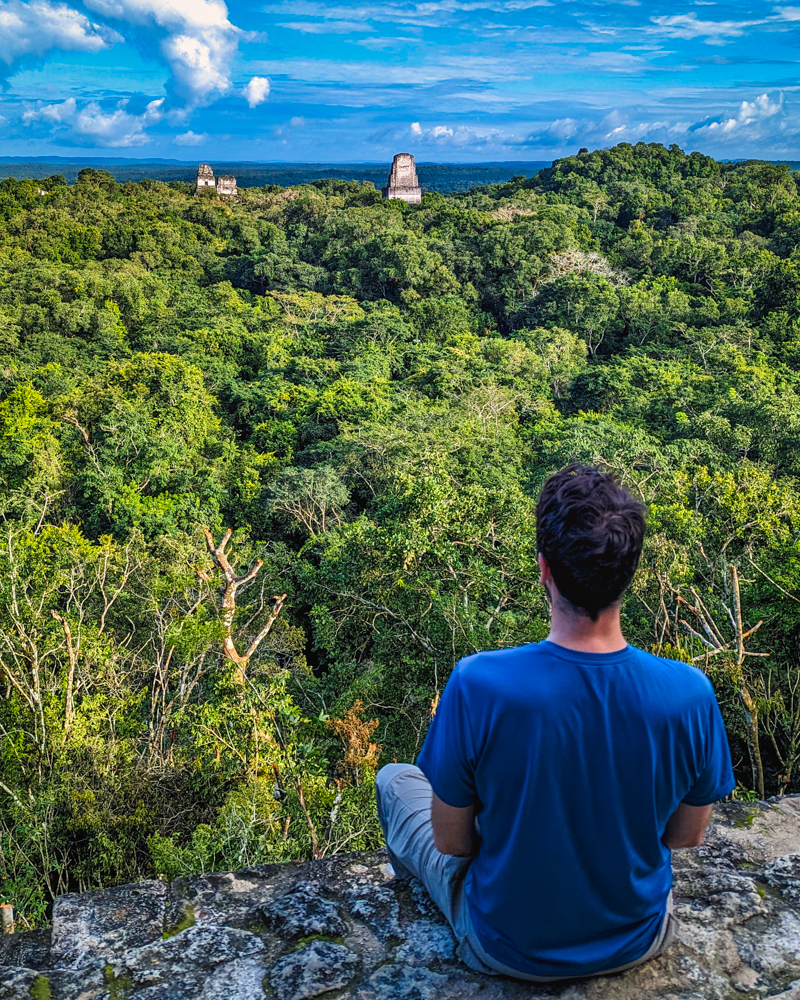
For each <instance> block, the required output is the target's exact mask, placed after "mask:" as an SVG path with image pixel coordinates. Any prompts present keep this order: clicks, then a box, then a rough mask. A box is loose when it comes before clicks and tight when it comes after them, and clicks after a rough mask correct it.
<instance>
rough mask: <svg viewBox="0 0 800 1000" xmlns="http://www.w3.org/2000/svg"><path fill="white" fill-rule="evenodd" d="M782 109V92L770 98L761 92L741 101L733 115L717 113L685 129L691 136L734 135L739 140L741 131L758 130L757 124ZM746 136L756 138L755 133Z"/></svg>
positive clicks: (712, 137)
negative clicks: (773, 98)
mask: <svg viewBox="0 0 800 1000" xmlns="http://www.w3.org/2000/svg"><path fill="white" fill-rule="evenodd" d="M782 111H783V94H780V95H778V98H777V99H776V100H772V99H771V98H770V97H769V95H768V94H761V96H760V97H756V98H755V100H752V101H742V103H741V104H740V105H739V108H738V109H737V111H736V113H735V114H733V115H727V116H726V115H719V116H718V117H716V118H706V119H703V121H700V122H696V123H695V124H694V125H691V126H689V128H688V129H687V131H688V132H689V133H691V134H692V135H693V136H698V135H700V136H704V137H707V138H709V139H726V140H727V139H729V138H731V137H735V138H736V139H737V140H739V141H741V138H742V136H743V133H745V132H753V131H754V129H755V130H756V131H759V126H760V125H761V124H762V123H763V122H764V121H766V120H767V119H770V118H774V117H775V116H776V115H779V114H780V113H781V112H782ZM748 138H756V136H755V135H751V136H748Z"/></svg>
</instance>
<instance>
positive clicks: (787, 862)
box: [764, 854, 800, 906]
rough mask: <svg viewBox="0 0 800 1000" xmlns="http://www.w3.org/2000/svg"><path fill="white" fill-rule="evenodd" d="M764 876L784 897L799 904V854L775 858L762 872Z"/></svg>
mask: <svg viewBox="0 0 800 1000" xmlns="http://www.w3.org/2000/svg"><path fill="white" fill-rule="evenodd" d="M764 878H765V879H766V880H767V882H768V883H769V884H770V885H771V886H774V887H775V888H776V889H778V890H779V891H780V894H781V895H782V896H783V898H784V899H788V900H789V901H790V902H791V903H795V904H796V905H798V906H800V854H787V855H785V856H784V857H782V858H776V859H775V860H774V861H773V862H772V864H771V865H770V866H769V867H768V868H767V870H766V871H765V872H764Z"/></svg>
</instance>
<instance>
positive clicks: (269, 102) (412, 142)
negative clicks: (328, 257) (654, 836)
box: [0, 0, 800, 162]
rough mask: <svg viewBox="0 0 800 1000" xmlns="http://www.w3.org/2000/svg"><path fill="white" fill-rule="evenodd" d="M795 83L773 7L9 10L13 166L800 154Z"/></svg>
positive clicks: (706, 3)
mask: <svg viewBox="0 0 800 1000" xmlns="http://www.w3.org/2000/svg"><path fill="white" fill-rule="evenodd" d="M796 2H800V0H796ZM799 69H800V6H793V5H792V4H791V3H785V2H769V0H768V2H765V3H760V4H753V3H742V2H737V0H730V2H726V3H715V2H712V0H692V2H689V0H663V2H652V0H650V2H639V0H616V2H612V0H595V2H589V0H430V2H422V3H414V2H404V0H398V2H394V0H387V2H379V0H374V2H373V0H366V2H350V0H340V2H329V3H321V2H319V0H274V2H266V3H264V2H263V0H261V2H253V0H230V2H229V3H228V5H227V6H226V4H225V3H224V2H222V0H84V2H83V3H78V2H74V3H73V2H67V3H64V2H57V0H0V74H1V75H2V78H3V89H2V91H0V155H21V156H38V155H52V154H56V155H60V156H69V155H82V156H85V155H87V153H90V152H91V151H98V152H100V151H101V152H102V153H103V154H104V155H113V156H137V157H151V156H152V157H170V158H176V159H182V160H200V159H212V160H217V161H219V160H223V159H230V160H236V159H251V160H295V161H299V160H313V161H336V160H338V161H347V160H377V161H380V160H385V159H386V158H387V157H389V156H391V154H392V153H394V152H397V151H400V150H403V151H408V152H412V153H414V154H415V155H416V156H417V158H418V159H419V160H428V161H438V162H465V161H481V160H483V161H485V160H526V159H532V160H542V159H550V158H552V157H556V156H559V155H563V154H565V153H568V152H571V151H574V150H576V149H577V148H578V147H580V146H588V147H590V148H596V147H602V146H610V145H614V144H615V143H617V142H622V141H629V142H636V141H638V140H639V139H643V140H645V141H651V142H664V143H665V144H669V143H673V142H675V143H678V144H679V145H680V146H682V147H683V148H685V149H700V150H703V151H704V152H708V153H711V154H713V155H716V156H719V157H744V156H758V157H764V158H771V159H777V158H789V159H800V94H799V93H798V91H799V90H800V75H799V74H798V70H799Z"/></svg>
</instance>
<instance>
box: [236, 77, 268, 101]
mask: <svg viewBox="0 0 800 1000" xmlns="http://www.w3.org/2000/svg"><path fill="white" fill-rule="evenodd" d="M242 94H243V95H244V99H245V100H246V101H247V103H248V104H249V105H250V107H251V108H255V107H256V106H257V105H259V104H263V103H264V101H266V99H267V98H268V97H269V80H268V79H267V78H266V77H265V76H254V77H253V78H252V79H251V80H250V81H249V82H248V83H247V84H246V85H245V87H244V90H243V91H242Z"/></svg>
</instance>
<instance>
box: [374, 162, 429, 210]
mask: <svg viewBox="0 0 800 1000" xmlns="http://www.w3.org/2000/svg"><path fill="white" fill-rule="evenodd" d="M383 197H384V198H400V199H401V200H402V201H407V202H408V204H409V205H419V204H420V203H421V202H422V189H421V188H420V186H419V180H418V179H417V168H416V166H415V165H414V157H413V156H412V155H411V153H397V154H396V155H395V158H394V159H393V160H392V169H391V170H390V171H389V180H388V182H387V184H386V187H385V188H383Z"/></svg>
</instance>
